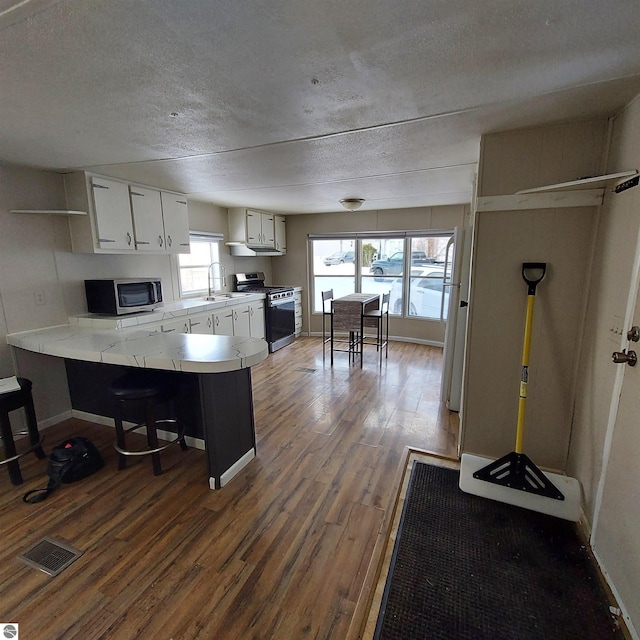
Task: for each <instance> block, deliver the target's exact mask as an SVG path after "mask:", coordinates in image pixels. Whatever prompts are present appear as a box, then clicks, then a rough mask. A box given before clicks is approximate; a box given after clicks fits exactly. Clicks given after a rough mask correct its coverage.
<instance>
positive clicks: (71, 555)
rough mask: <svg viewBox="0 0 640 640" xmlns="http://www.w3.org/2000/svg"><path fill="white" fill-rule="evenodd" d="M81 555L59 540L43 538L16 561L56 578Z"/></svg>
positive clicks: (80, 552) (81, 552)
mask: <svg viewBox="0 0 640 640" xmlns="http://www.w3.org/2000/svg"><path fill="white" fill-rule="evenodd" d="M83 553H84V552H83V551H79V550H78V549H74V548H73V547H72V546H71V545H69V544H67V543H66V542H63V541H61V540H55V539H53V538H44V539H42V540H41V541H40V542H38V543H37V544H36V545H35V546H33V547H31V549H29V550H28V551H25V553H23V554H21V555H19V556H18V559H19V560H22V561H23V562H25V563H26V564H28V565H29V566H30V567H33V568H34V569H39V570H40V571H43V572H44V573H46V574H48V575H50V576H57V575H58V574H59V573H60V572H62V571H64V570H65V569H66V568H67V567H68V566H69V565H70V564H71V563H72V562H75V561H76V560H77V559H78V558H79V557H80V556H81V555H82V554H83Z"/></svg>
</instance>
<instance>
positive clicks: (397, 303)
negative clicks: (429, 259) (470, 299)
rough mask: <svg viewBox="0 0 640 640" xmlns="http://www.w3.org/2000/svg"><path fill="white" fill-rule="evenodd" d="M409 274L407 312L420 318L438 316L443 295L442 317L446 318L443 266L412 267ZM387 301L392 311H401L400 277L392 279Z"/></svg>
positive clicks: (446, 290) (446, 292)
mask: <svg viewBox="0 0 640 640" xmlns="http://www.w3.org/2000/svg"><path fill="white" fill-rule="evenodd" d="M411 275H412V277H411V281H410V283H409V309H408V314H409V315H410V316H416V317H422V318H440V309H441V306H442V298H443V296H444V310H443V317H444V318H446V317H447V309H448V304H449V290H448V289H444V292H443V286H442V284H443V278H444V268H442V267H435V266H434V267H428V268H423V269H416V268H412V269H411ZM389 303H390V308H391V311H392V312H393V313H395V314H401V313H402V278H396V279H395V280H394V281H393V284H392V285H391V298H390V301H389Z"/></svg>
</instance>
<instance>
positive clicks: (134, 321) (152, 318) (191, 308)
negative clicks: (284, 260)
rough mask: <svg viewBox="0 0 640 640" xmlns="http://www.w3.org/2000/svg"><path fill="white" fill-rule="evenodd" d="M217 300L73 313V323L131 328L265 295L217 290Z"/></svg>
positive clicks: (186, 300) (212, 309) (261, 297)
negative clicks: (124, 312) (123, 312)
mask: <svg viewBox="0 0 640 640" xmlns="http://www.w3.org/2000/svg"><path fill="white" fill-rule="evenodd" d="M217 297H218V298H219V299H218V300H205V299H204V298H190V299H185V300H178V301H177V302H166V303H165V304H164V305H163V306H162V307H160V308H159V309H155V310H154V311H143V312H141V313H130V314H128V315H124V316H103V315H100V314H97V313H85V314H84V315H80V316H71V317H70V318H69V322H70V324H75V325H79V326H81V327H90V328H93V329H130V328H134V327H140V326H144V325H147V324H151V323H161V322H166V321H167V320H173V319H176V318H183V317H185V316H189V315H194V314H196V313H206V312H207V311H216V310H217V309H221V308H223V307H229V306H231V305H236V304H242V303H243V302H255V301H256V300H261V299H263V298H264V297H265V296H264V293H235V292H233V293H231V294H218V296H217Z"/></svg>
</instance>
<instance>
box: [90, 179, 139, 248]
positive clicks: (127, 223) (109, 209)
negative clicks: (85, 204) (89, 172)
mask: <svg viewBox="0 0 640 640" xmlns="http://www.w3.org/2000/svg"><path fill="white" fill-rule="evenodd" d="M91 191H92V192H93V212H94V214H95V222H96V231H97V234H98V246H99V247H100V248H101V249H114V250H115V249H130V250H133V249H134V248H135V247H134V244H133V221H132V219H131V203H130V202H129V187H128V185H126V184H125V183H124V182H116V181H114V180H105V179H104V178H92V179H91Z"/></svg>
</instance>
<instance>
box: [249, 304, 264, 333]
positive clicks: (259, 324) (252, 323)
mask: <svg viewBox="0 0 640 640" xmlns="http://www.w3.org/2000/svg"><path fill="white" fill-rule="evenodd" d="M249 335H250V336H251V337H252V338H260V339H262V340H264V337H265V330H264V300H258V302H250V303H249Z"/></svg>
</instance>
